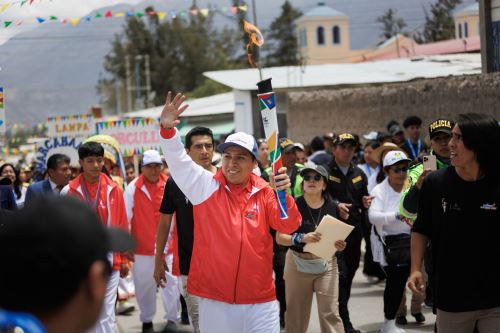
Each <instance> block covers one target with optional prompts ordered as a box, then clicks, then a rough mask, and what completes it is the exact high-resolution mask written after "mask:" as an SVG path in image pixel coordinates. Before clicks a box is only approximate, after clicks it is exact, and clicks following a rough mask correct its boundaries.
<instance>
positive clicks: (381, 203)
mask: <svg viewBox="0 0 500 333" xmlns="http://www.w3.org/2000/svg"><path fill="white" fill-rule="evenodd" d="M410 162H411V160H410V159H409V158H408V157H407V156H406V154H405V153H404V152H402V151H395V150H393V151H390V152H388V153H387V154H386V155H385V157H384V160H383V170H384V173H385V174H386V175H387V177H386V178H385V179H384V180H383V181H382V182H381V183H380V184H378V185H377V186H375V188H374V189H373V191H372V195H373V196H374V199H373V202H372V205H371V206H370V208H369V209H368V216H369V218H370V222H371V223H372V224H373V225H374V228H372V233H376V235H377V236H378V238H379V240H380V243H382V244H384V249H385V251H384V252H385V254H384V252H380V251H377V250H376V249H375V248H374V250H375V251H373V253H374V254H373V256H374V260H375V261H376V262H379V263H380V265H381V266H383V267H384V270H385V273H386V284H385V289H384V316H385V322H384V325H383V326H382V329H381V332H382V333H401V332H403V330H401V329H399V328H398V327H397V326H396V320H395V318H396V313H397V311H398V308H399V304H400V302H401V297H402V295H403V293H404V292H405V286H406V280H407V279H408V275H409V274H410V261H409V259H410V226H409V225H408V224H406V223H405V222H404V221H403V220H402V219H401V217H400V215H399V201H400V200H401V196H402V194H403V187H404V185H405V182H406V178H407V172H408V165H409V163H410ZM372 239H373V237H372ZM380 243H379V242H377V240H376V239H375V240H374V242H373V244H374V246H376V245H378V244H380Z"/></svg>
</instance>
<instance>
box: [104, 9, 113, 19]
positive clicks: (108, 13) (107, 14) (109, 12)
mask: <svg viewBox="0 0 500 333" xmlns="http://www.w3.org/2000/svg"><path fill="white" fill-rule="evenodd" d="M104 16H105V17H113V13H112V12H111V11H110V10H108V11H107V12H106V14H104Z"/></svg>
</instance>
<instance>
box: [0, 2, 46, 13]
mask: <svg viewBox="0 0 500 333" xmlns="http://www.w3.org/2000/svg"><path fill="white" fill-rule="evenodd" d="M51 1H52V0H51ZM33 2H34V0H16V1H10V2H5V3H0V13H3V12H4V11H5V10H7V8H9V7H13V6H14V5H19V7H22V6H24V5H25V4H29V5H30V6H31V5H32V4H33ZM40 2H42V0H40Z"/></svg>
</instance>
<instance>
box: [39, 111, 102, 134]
mask: <svg viewBox="0 0 500 333" xmlns="http://www.w3.org/2000/svg"><path fill="white" fill-rule="evenodd" d="M47 127H48V133H47V134H48V136H49V137H51V138H56V137H62V136H69V137H89V136H91V135H94V134H95V122H94V118H93V117H92V115H89V114H80V115H70V116H57V117H49V121H48V123H47Z"/></svg>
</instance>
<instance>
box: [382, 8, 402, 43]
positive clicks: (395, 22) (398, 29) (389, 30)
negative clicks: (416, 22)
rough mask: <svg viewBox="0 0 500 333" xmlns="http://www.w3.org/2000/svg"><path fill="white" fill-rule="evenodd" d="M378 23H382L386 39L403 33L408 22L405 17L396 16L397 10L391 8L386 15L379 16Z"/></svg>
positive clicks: (383, 36)
mask: <svg viewBox="0 0 500 333" xmlns="http://www.w3.org/2000/svg"><path fill="white" fill-rule="evenodd" d="M376 22H377V23H380V24H381V25H382V34H381V37H382V38H384V39H385V40H387V39H389V38H391V37H393V36H396V35H397V34H400V33H403V29H404V28H406V22H405V20H404V19H403V18H401V17H397V16H396V10H394V9H392V8H389V9H388V10H387V11H386V12H385V13H384V15H382V16H379V17H377V19H376Z"/></svg>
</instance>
